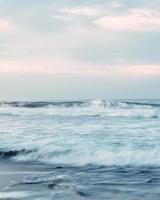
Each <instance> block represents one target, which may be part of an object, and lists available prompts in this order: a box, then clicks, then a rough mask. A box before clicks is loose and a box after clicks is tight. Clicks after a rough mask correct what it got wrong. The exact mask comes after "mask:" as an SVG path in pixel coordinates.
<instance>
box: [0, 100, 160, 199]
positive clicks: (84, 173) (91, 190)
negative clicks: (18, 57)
mask: <svg viewBox="0 0 160 200" xmlns="http://www.w3.org/2000/svg"><path fill="white" fill-rule="evenodd" d="M159 122H160V100H110V101H102V100H92V101H71V102H69V101H68V102H1V104H0V157H1V159H11V160H13V161H14V162H31V163H35V162H36V163H37V162H38V163H45V164H48V165H49V166H51V168H52V166H54V167H53V170H52V171H49V172H48V173H45V174H38V175H37V174H34V173H33V176H29V177H27V178H23V179H22V180H20V181H19V183H16V184H15V185H12V186H10V187H9V189H8V190H7V191H6V192H7V193H6V194H4V193H2V194H1V193H0V198H1V199H4V198H6V199H7V198H10V197H9V196H8V197H7V194H8V195H9V194H10V192H15V193H14V194H13V196H15V199H61V200H63V199H67V200H72V199H86V200H90V199H92V200H101V199H102V200H103V199H113V200H114V199H117V200H121V199H127V200H139V199H144V200H150V199H154V200H158V199H160V192H159V186H160V154H159V152H160V134H159V133H160V123H159ZM33 185H34V187H33ZM39 190H40V191H41V192H38V191H39ZM16 192H17V193H16ZM18 192H20V193H18ZM5 195H6V197H5ZM11 195H12V194H11ZM18 195H19V196H18ZM1 196H3V197H1ZM12 198H13V197H12ZM13 199H14V198H13Z"/></svg>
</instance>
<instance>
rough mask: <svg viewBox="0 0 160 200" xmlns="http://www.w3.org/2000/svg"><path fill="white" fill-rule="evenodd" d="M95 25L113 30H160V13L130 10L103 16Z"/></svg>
mask: <svg viewBox="0 0 160 200" xmlns="http://www.w3.org/2000/svg"><path fill="white" fill-rule="evenodd" d="M94 23H95V24H96V25H97V26H99V27H101V28H105V29H111V30H123V31H125V30H127V31H129V30H131V31H152V30H160V13H159V11H157V10H149V9H148V10H147V9H130V10H129V11H128V12H127V13H121V14H109V15H106V16H103V17H101V18H99V19H96V20H95V21H94Z"/></svg>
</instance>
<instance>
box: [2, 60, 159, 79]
mask: <svg viewBox="0 0 160 200" xmlns="http://www.w3.org/2000/svg"><path fill="white" fill-rule="evenodd" d="M0 74H1V75H2V74H25V75H27V74H29V75H38V74H42V75H52V76H53V77H54V76H56V75H66V76H68V75H69V76H70V75H73V76H82V77H83V76H89V77H110V78H118V77H137V76H140V77H153V76H155V77H159V76H160V65H158V64H157V65H143V64H142V65H140V64H139V65H138V64H137V65H129V64H125V65H118V64H117V65H101V66H99V65H89V64H88V65H87V64H85V65H84V66H83V67H82V65H81V63H78V62H74V61H73V60H63V61H62V60H54V61H53V60H50V61H45V60H35V61H33V60H32V61H14V60H13V61H7V60H3V61H0Z"/></svg>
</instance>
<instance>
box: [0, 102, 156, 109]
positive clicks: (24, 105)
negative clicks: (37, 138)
mask: <svg viewBox="0 0 160 200" xmlns="http://www.w3.org/2000/svg"><path fill="white" fill-rule="evenodd" d="M90 106H91V107H121V108H125V107H137V106H143V107H144V106H147V107H160V102H159V103H149V102H134V101H127V100H108V101H107V100H91V101H53V102H48V101H44V102H43V101H42V102H20V101H14V102H0V107H20V108H43V107H62V108H64V107H65V108H68V107H90Z"/></svg>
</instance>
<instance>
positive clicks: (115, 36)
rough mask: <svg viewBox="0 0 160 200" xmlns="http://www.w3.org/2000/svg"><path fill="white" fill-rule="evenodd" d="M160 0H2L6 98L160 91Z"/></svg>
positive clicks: (1, 78) (0, 63) (0, 51)
mask: <svg viewBox="0 0 160 200" xmlns="http://www.w3.org/2000/svg"><path fill="white" fill-rule="evenodd" d="M159 87H160V0H154V1H153V0H77V1H75V0H14V1H13V0H0V100H61V99H64V100H67V99H97V98H100V99H115V98H116V99H122V98H125V99H128V98H136V99H137V98H140V99H144V98H160V89H159Z"/></svg>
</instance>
